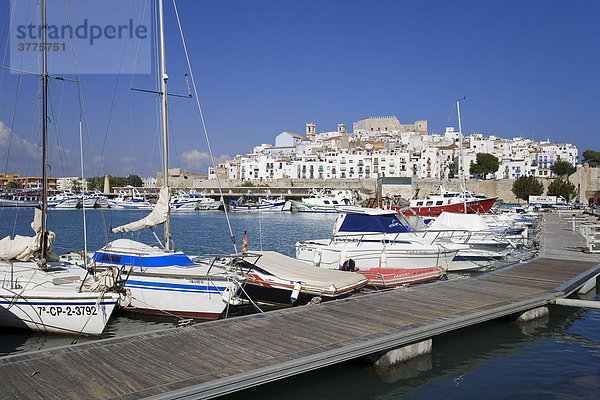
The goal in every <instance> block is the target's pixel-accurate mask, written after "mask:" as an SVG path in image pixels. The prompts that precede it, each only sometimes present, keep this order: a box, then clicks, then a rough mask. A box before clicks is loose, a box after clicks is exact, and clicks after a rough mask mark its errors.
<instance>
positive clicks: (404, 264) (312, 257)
mask: <svg viewBox="0 0 600 400" xmlns="http://www.w3.org/2000/svg"><path fill="white" fill-rule="evenodd" d="M329 243H330V240H329V239H325V240H313V241H310V242H299V243H296V258H297V259H298V260H300V261H304V262H306V263H309V264H312V265H314V266H316V267H323V268H329V269H339V268H340V267H341V266H342V265H343V264H344V262H345V261H346V260H348V259H352V260H353V261H354V262H355V267H356V268H357V269H358V270H362V271H368V270H370V269H372V268H387V269H393V268H399V269H421V268H431V267H443V268H445V269H447V268H448V266H449V265H450V264H451V261H452V259H453V258H454V256H455V255H456V252H457V250H456V249H450V248H444V247H443V246H437V245H416V244H413V243H410V244H406V243H394V244H391V245H390V244H386V245H384V244H383V243H381V242H358V241H355V242H352V241H348V242H343V241H342V242H334V243H332V244H329Z"/></svg>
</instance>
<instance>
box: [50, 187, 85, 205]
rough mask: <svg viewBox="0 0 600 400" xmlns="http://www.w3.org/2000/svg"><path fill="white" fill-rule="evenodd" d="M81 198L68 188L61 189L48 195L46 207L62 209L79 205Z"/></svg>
mask: <svg viewBox="0 0 600 400" xmlns="http://www.w3.org/2000/svg"><path fill="white" fill-rule="evenodd" d="M81 204H82V198H81V196H77V195H76V194H75V193H73V192H71V191H70V190H63V191H62V192H61V193H58V194H55V195H54V196H50V197H48V207H52V208H58V209H61V208H62V209H64V208H77V207H81Z"/></svg>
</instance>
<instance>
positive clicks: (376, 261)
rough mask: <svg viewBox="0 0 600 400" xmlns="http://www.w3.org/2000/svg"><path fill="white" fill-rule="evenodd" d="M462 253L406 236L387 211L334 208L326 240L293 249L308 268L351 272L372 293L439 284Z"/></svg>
mask: <svg viewBox="0 0 600 400" xmlns="http://www.w3.org/2000/svg"><path fill="white" fill-rule="evenodd" d="M464 248H466V247H465V246H464V245H459V244H455V243H450V242H436V241H434V240H429V239H428V238H423V237H420V236H418V235H416V234H415V233H413V232H411V230H410V228H409V227H407V226H406V225H404V224H403V223H402V222H401V221H400V220H399V218H398V214H397V213H396V212H395V211H391V210H381V209H368V208H360V207H345V208H340V215H339V216H338V218H337V220H336V222H335V224H334V231H333V237H332V238H331V239H319V240H308V241H302V242H297V243H296V258H297V259H298V260H300V261H304V262H306V263H309V264H312V265H314V266H318V267H322V268H328V269H343V270H351V271H356V272H358V273H360V274H363V275H364V276H365V277H367V278H368V279H369V285H371V286H375V287H394V286H399V285H403V284H411V283H417V282H424V281H429V280H435V279H439V278H441V277H442V276H444V275H445V273H446V270H447V269H448V267H449V265H450V264H451V262H452V260H453V259H454V257H455V256H456V254H457V252H458V250H460V249H464Z"/></svg>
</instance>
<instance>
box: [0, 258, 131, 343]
mask: <svg viewBox="0 0 600 400" xmlns="http://www.w3.org/2000/svg"><path fill="white" fill-rule="evenodd" d="M0 273H1V274H2V278H3V280H2V284H1V286H0V325H2V326H7V327H13V328H24V329H30V330H34V331H39V332H44V333H67V334H84V335H100V334H101V333H102V331H103V330H104V327H105V326H106V323H107V322H108V319H109V318H110V316H111V314H112V312H113V310H114V308H115V306H116V304H117V301H118V297H119V296H118V295H116V294H114V293H102V292H91V291H83V292H80V291H79V288H80V286H81V279H82V278H84V277H85V270H83V269H82V268H79V267H76V266H62V265H61V264H54V265H52V266H51V269H49V270H48V271H42V270H40V269H39V268H38V266H37V264H36V263H34V262H19V261H15V262H13V263H12V265H11V264H10V263H5V262H3V263H1V264H0Z"/></svg>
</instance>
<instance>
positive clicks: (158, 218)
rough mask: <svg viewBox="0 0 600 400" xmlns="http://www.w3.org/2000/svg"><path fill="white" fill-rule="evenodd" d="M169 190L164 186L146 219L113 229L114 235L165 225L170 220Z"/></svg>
mask: <svg viewBox="0 0 600 400" xmlns="http://www.w3.org/2000/svg"><path fill="white" fill-rule="evenodd" d="M169 201H170V194H169V188H168V187H166V186H164V187H163V188H162V189H160V194H159V196H158V202H157V203H156V206H154V209H153V210H152V212H151V213H150V214H148V215H147V216H146V217H144V218H142V219H140V220H138V221H133V222H130V223H128V224H125V225H121V226H117V227H116V228H113V229H112V232H113V233H125V232H132V231H137V230H140V229H143V228H152V227H155V226H158V225H162V224H164V223H165V222H166V221H167V219H169Z"/></svg>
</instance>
